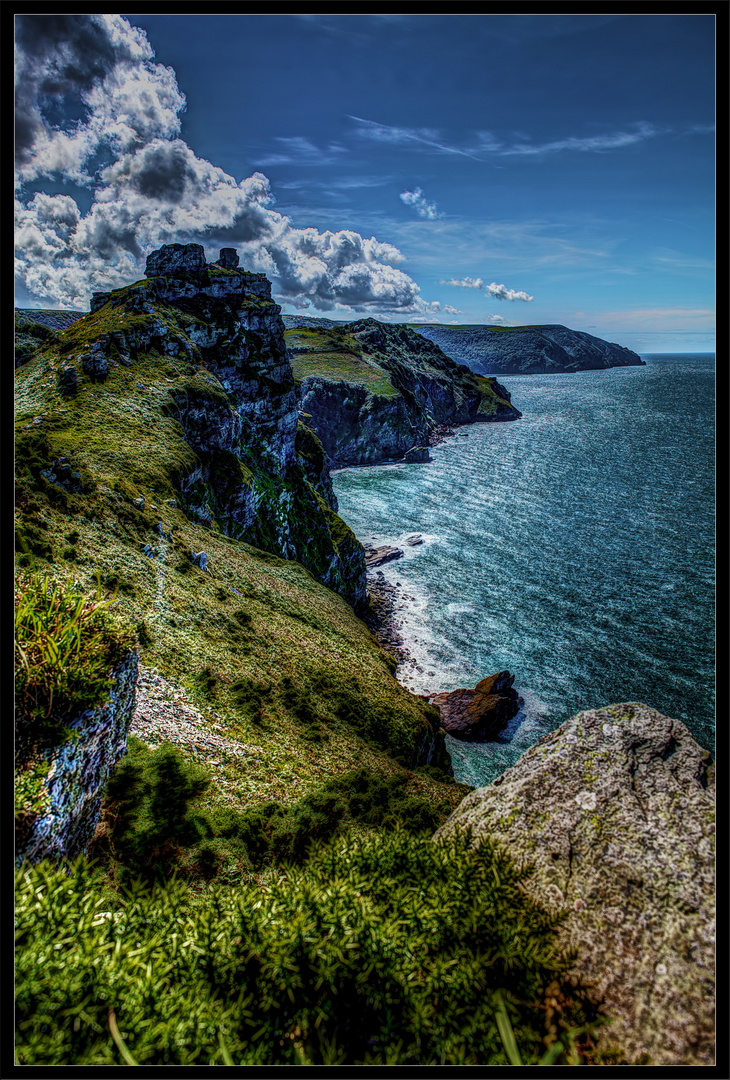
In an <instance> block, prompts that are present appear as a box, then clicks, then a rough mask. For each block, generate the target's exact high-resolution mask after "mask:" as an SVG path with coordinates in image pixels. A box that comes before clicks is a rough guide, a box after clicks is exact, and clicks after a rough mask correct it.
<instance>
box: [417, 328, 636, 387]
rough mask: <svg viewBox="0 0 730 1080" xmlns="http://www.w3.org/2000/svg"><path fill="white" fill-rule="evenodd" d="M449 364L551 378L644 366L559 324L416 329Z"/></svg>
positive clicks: (485, 372)
mask: <svg viewBox="0 0 730 1080" xmlns="http://www.w3.org/2000/svg"><path fill="white" fill-rule="evenodd" d="M413 329H414V330H415V331H416V332H417V333H418V334H420V335H421V336H422V337H424V338H427V339H428V340H429V341H433V342H435V343H436V344H437V345H439V346H440V347H441V348H442V349H443V351H444V352H445V353H446V354H447V355H448V356H450V357H451V358H452V359H453V360H455V361H456V362H457V363H460V364H466V365H467V366H468V367H469V368H471V370H472V371H476V372H479V373H480V374H482V375H551V374H555V373H558V372H575V371H597V370H601V369H603V368H612V367H635V366H639V365H642V364H644V361H643V360H642V359H641V357H640V356H639V355H638V354H637V353H635V352H632V351H631V349H627V348H625V347H624V346H623V345H616V344H614V343H613V342H609V341H604V340H603V339H602V338H599V337H594V336H593V335H592V334H587V333H585V331H583V330H569V329H568V327H567V326H562V325H560V324H557V323H556V324H555V325H545V326H444V325H442V324H441V323H439V324H438V325H418V326H414V327H413Z"/></svg>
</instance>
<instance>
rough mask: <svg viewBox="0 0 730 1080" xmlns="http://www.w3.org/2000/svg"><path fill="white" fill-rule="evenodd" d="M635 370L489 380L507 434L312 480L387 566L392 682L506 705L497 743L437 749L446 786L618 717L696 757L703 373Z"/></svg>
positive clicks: (703, 676)
mask: <svg viewBox="0 0 730 1080" xmlns="http://www.w3.org/2000/svg"><path fill="white" fill-rule="evenodd" d="M642 359H643V360H645V361H646V367H627V368H610V369H608V370H605V371H586V372H579V373H576V374H556V375H526V376H506V375H505V376H501V377H500V381H501V382H502V383H503V385H504V386H505V387H506V388H507V390H509V392H510V394H511V396H512V403H513V404H514V405H515V406H516V407H517V408H518V409H519V410H520V411H521V413H522V418H521V419H520V420H516V421H511V422H503V423H492V424H474V425H470V426H467V427H461V428H457V429H456V431H457V434H456V435H455V436H454V437H452V438H448V439H446V440H445V441H444V442H442V443H441V444H440V445H438V446H436V447H433V448H432V451H431V455H432V458H433V460H432V461H431V462H429V463H419V464H416V463H414V464H402V463H395V464H385V465H376V466H366V467H358V468H348V469H341V470H338V471H336V472H334V473H333V475H332V480H333V485H334V489H335V493H336V495H337V498H338V501H339V510H340V514H341V516H342V517H343V518H344V519H345V521H347V522H348V524H349V525H350V526H351V528H352V529H353V531H354V532H355V534H356V535H357V537H358V539H359V540H361V541H362V542H363V543H364V544H368V545H371V546H379V545H382V544H390V545H393V546H395V547H401V548H403V550H404V555H403V557H402V558H400V559H398V560H396V561H393V562H390V563H386V564H385V565H384V566H382V567H381V568H380V569H381V571H382V573H383V575H384V577H385V578H386V580H387V581H388V582H390V583H391V584H392V585H393V586H396V588H397V595H398V600H397V612H396V615H397V618H398V621H399V622H400V625H401V634H402V637H403V639H404V642H405V644H406V646H407V648H408V650H409V651H410V659H409V660H407V661H406V662H405V663H404V664H402V665H401V666H400V667H399V668H398V671H397V673H396V677H397V678H398V680H399V681H400V682H401V683H402V684H403V685H404V686H406V687H408V688H409V689H411V690H412V691H414V692H415V693H419V694H429V693H437V692H440V691H448V690H454V689H456V688H458V687H473V686H475V685H476V683H477V682H478V681H479V680H480V679H483V678H485V677H486V676H487V675H492V674H494V673H495V672H497V671H503V670H505V669H507V670H508V671H509V672H510V673H511V674H513V675H514V677H515V681H514V686H515V689H516V690H517V691H518V692H519V694H520V695H521V696H522V698H523V699H524V704H523V706H522V707H521V709H520V712H519V713H518V715H517V716H516V717H515V718H514V720H513V721H511V722H510V724H509V726H508V727H507V728H506V729H505V731H504V732H502V734H501V735H500V738H499V740H498V741H496V742H488V743H466V742H462V741H459V740H457V739H454V738H451V737H450V736H447V742H448V749H449V752H450V753H451V757H452V762H453V767H454V775H455V777H456V778H457V779H458V780H461V781H462V782H463V783H467V784H471V785H473V786H475V787H480V786H484V785H486V784H489V783H491V781H492V780H493V779H494V778H495V777H497V776H499V775H500V774H501V773H502V772H504V770H505V769H506V768H508V767H509V766H511V765H513V764H514V763H515V762H516V761H517V759H518V758H519V757H520V755H521V754H523V753H524V752H525V751H526V750H527V749H528V748H529V747H530V746H532V745H533V744H534V743H535V742H537V740H538V739H540V738H541V737H542V736H543V735H544V734H546V733H547V732H549V731H551V730H554V729H555V728H556V727H558V726H559V725H560V724H561V723H563V721H565V720H567V719H568V718H569V717H571V716H573V715H575V714H576V713H577V712H581V711H582V710H584V709H590V708H598V707H602V706H606V705H609V704H616V703H619V702H630V701H631V702H642V703H644V704H646V705H650V706H651V707H653V708H655V709H658V710H659V711H660V712H662V713H664V714H665V715H667V716H671V717H674V718H677V719H679V720H682V721H683V722H684V723H685V724H686V725H687V727H688V728H689V729H690V731H691V732H692V734H693V735H694V737H695V739H696V740H697V741H698V742H699V743H700V745H701V746H703V747H704V748H705V749H707V750H711V751H712V750H713V748H714V733H715V699H714V672H715V667H714V628H715V611H714V590H715V576H714V575H715V516H714V515H715V500H714V490H715V485H714V448H715V431H714V416H715V357H714V355H712V354H697V355H694V354H661V355H657V354H645V355H643V356H642ZM414 533H420V535H421V538H422V540H423V543H421V544H417V545H414V546H408V545H405V544H404V541H405V539H406V538H407V537H409V536H411V535H412V534H414Z"/></svg>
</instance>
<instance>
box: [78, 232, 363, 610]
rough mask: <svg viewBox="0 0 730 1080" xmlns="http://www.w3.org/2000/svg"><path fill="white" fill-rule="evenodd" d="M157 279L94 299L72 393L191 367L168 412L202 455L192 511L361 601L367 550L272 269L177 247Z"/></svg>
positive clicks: (155, 268) (189, 481)
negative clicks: (308, 394)
mask: <svg viewBox="0 0 730 1080" xmlns="http://www.w3.org/2000/svg"><path fill="white" fill-rule="evenodd" d="M146 273H147V277H146V280H143V281H140V282H137V283H136V284H134V285H130V286H128V287H125V288H123V289H116V290H114V291H113V292H111V293H95V294H94V296H93V298H92V302H91V315H90V316H88V317H87V318H86V319H84V320H83V321H79V322H77V323H75V324H74V325H73V326H72V327H71V328H70V329H69V331H68V334H69V335H71V336H70V337H68V339H67V340H66V341H65V342H64V345H65V347H66V355H65V358H64V365H63V368H62V370H61V371H60V373H59V386H60V387H62V388H63V390H64V392H66V393H68V394H73V393H75V392H76V388H77V385H78V381H79V379H81V378H86V379H89V380H92V381H100V382H103V381H105V380H106V378H107V377H108V374H109V372H110V370H111V369H113V368H116V367H119V365H123V366H127V367H133V366H134V365H135V363H136V362H137V360H138V358H139V357H140V356H142V355H145V356H150V355H156V356H159V357H160V358H161V366H160V375H161V376H162V377H163V378H164V377H165V376H164V373H163V372H164V362H163V358H164V357H173V358H177V359H183V360H185V361H187V362H188V365H189V368H188V371H189V377H188V378H187V379H176V380H175V381H174V382H173V381H172V380H170V385H169V403H168V405H167V406H166V409H167V412H168V414H169V415H170V416H172V417H173V418H174V419H175V420H176V421H177V423H178V424H179V425H180V428H181V429H182V432H183V434H184V438H185V440H186V442H187V443H188V445H189V446H190V448H191V449H192V451H193V452H194V455H195V457H194V461H193V462H191V467H188V468H186V469H184V470H182V471H181V473H180V476H179V478H178V482H177V486H178V491H179V494H180V497H181V500H182V503H183V506H184V508H185V510H186V512H187V513H188V515H189V516H190V517H191V518H192V519H193V520H195V521H198V522H201V523H202V524H205V525H206V526H209V527H218V528H220V529H221V530H222V531H223V532H224V533H225V534H226V535H228V536H231V537H234V538H235V539H240V540H245V541H246V542H248V543H249V544H252V545H254V546H256V547H259V548H262V549H263V550H265V551H270V552H272V553H273V554H277V555H279V556H281V557H283V558H285V559H295V560H297V561H299V562H302V563H303V564H304V565H305V566H306V567H307V568H308V569H309V570H310V571H311V572H312V573H313V574H314V575H315V576H316V577H318V578H319V579H320V580H321V581H322V582H323V583H325V584H327V585H328V586H330V587H331V588H333V589H335V590H336V591H338V592H340V593H341V594H342V595H343V596H345V598H346V599H347V600H349V601H350V602H351V603H353V604H355V605H358V604H360V603H361V602H362V601H363V600H364V598H365V565H364V557H363V553H362V548H361V547H360V545H359V544H358V542H357V541H356V540H355V537H354V535H353V534H352V533H351V532H350V530H349V529H348V528H347V526H346V525H345V524H344V522H342V521H341V520H340V519H339V518H338V517H337V515H336V503H335V501H334V495H333V493H332V488H331V485H330V483H329V477H328V476H327V475H326V472H327V470H326V469H325V470H323V469H322V461H320V460H318V455H319V458H322V460H324V458H323V457H322V453H321V451H320V450H318V449H317V446H316V443H317V440H316V436H315V435H314V434H312V432H307V431H305V429H304V425H303V424H302V423H300V421H299V419H298V409H297V394H296V389H295V385H294V379H293V376H292V370H291V365H290V364H289V361H288V360H287V358H286V350H285V345H284V336H283V335H284V327H283V324H282V321H281V316H280V312H281V309H280V308H279V306H278V305H277V304H275V303H274V302H273V301H272V299H271V285H270V283H269V281H268V280H267V278H266V277H265V275H263V274H251V273H248V272H246V271H244V270H242V269H239V268H238V256H237V255H236V253H235V251H233V250H232V249H224V250H223V251H222V252H221V257H220V259H219V260H218V261H217V262H215V263H212V264H207V263H206V261H205V253H204V249H203V248H202V247H201V246H200V245H198V244H187V245H183V244H170V245H167V246H165V247H163V248H161V249H160V250H159V251H155V252H152V253H151V255H150V256H149V257H148V259H147V268H146Z"/></svg>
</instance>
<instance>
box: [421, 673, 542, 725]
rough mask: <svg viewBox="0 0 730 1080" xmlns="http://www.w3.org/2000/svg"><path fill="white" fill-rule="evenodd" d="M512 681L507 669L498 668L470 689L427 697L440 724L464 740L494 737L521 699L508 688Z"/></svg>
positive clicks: (506, 722)
mask: <svg viewBox="0 0 730 1080" xmlns="http://www.w3.org/2000/svg"><path fill="white" fill-rule="evenodd" d="M514 681H515V677H514V675H510V673H509V671H498V672H497V674H496V675H490V676H489V678H487V679H482V681H481V682H478V683H477V684H476V686H475V687H474V689H473V690H452V691H451V693H448V694H436V695H435V696H434V697H432V698H431V699H430V700H431V704H432V705H435V706H436V707H437V708H438V710H439V712H440V713H441V727H442V728H443V729H444V731H447V732H448V733H449V735H452V736H453V737H454V738H455V739H463V740H464V741H465V742H489V741H490V740H491V739H494V738H495V736H497V735H498V734H499V733H500V731H501V730H502V729H503V728H504V727H505V726H506V725H507V724H508V723H509V721H510V720H511V719H512V717H513V716H516V715H517V713H518V712H519V708H520V704H521V702H522V699H521V698H520V696H519V694H518V693H517V691H516V690H514V689H513V688H512V683H513V682H514Z"/></svg>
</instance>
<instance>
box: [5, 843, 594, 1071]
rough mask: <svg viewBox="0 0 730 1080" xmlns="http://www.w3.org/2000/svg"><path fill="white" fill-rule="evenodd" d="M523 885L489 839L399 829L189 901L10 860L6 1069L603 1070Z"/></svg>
mask: <svg viewBox="0 0 730 1080" xmlns="http://www.w3.org/2000/svg"><path fill="white" fill-rule="evenodd" d="M525 877H526V872H525V871H522V870H518V869H516V868H515V866H514V864H512V863H511V862H510V861H509V859H508V858H507V856H506V855H505V854H504V853H502V852H501V851H500V850H499V849H497V848H495V847H493V846H492V844H491V843H490V842H489V841H487V842H486V843H483V844H482V845H481V846H480V848H479V849H478V850H476V851H475V850H472V848H471V846H470V843H469V838H468V837H463V836H462V837H457V838H455V839H454V840H451V841H441V842H432V841H430V840H428V839H425V838H416V837H413V836H410V835H409V834H407V833H405V832H404V831H403V830H400V829H396V830H395V831H393V832H392V833H389V834H387V835H381V836H373V837H371V838H369V839H366V840H358V841H356V840H353V839H349V840H345V841H342V840H341V839H339V838H335V839H333V840H330V841H328V842H327V843H324V844H319V845H317V846H316V848H315V849H314V850H313V852H312V855H311V858H310V860H309V862H308V864H307V866H306V867H289V868H285V869H283V870H282V871H281V872H280V873H279V874H278V875H277V876H276V877H275V878H274V879H269V880H268V882H267V883H266V884H261V883H258V884H256V883H252V882H246V881H239V882H237V883H236V885H235V887H230V886H227V885H219V884H216V883H214V884H213V885H212V886H210V887H209V888H207V889H205V890H204V891H203V892H202V893H200V894H198V895H194V894H193V893H191V891H190V890H189V889H186V888H185V887H184V886H183V885H182V884H181V882H180V881H178V880H176V879H172V880H168V881H166V882H164V883H159V884H157V885H155V886H154V887H151V888H150V887H143V886H142V885H141V884H140V883H134V882H130V884H129V886H128V888H127V890H126V891H125V892H124V893H122V894H120V895H118V896H116V897H114V898H113V899H112V900H110V899H109V898H108V897H107V898H103V897H102V896H101V894H100V892H99V886H98V883H96V882H95V881H94V879H93V872H92V870H91V869H90V867H89V864H88V863H87V862H86V861H85V860H83V859H81V860H79V861H77V862H76V863H75V864H73V865H72V866H71V867H69V868H68V869H66V870H65V869H64V868H57V867H53V866H51V865H50V864H48V863H41V864H39V865H38V866H35V867H26V868H25V869H24V871H22V872H21V873H20V874H19V876H18V880H17V900H16V925H17V938H16V940H17V954H16V959H17V1009H16V1015H17V1035H16V1055H17V1061H18V1063H19V1064H21V1065H96V1066H99V1065H119V1064H122V1063H123V1062H124V1061H127V1062H128V1063H135V1064H140V1065H175V1064H179V1065H196V1066H201V1065H216V1064H218V1065H220V1064H245V1065H251V1064H258V1065H295V1064H306V1065H322V1064H344V1065H387V1064H395V1065H422V1066H427V1065H506V1064H513V1063H517V1060H516V1056H517V1055H518V1056H519V1061H521V1062H523V1063H524V1064H536V1063H539V1062H540V1061H541V1060H543V1059H544V1058H545V1056H546V1047H547V1054H548V1055H549V1056H550V1060H551V1061H552V1062H553V1063H554V1064H557V1065H560V1064H563V1065H565V1064H577V1063H591V1064H592V1063H602V1062H600V1059H598V1058H596V1057H592V1056H591V1055H592V1054H593V1053H594V1051H593V1041H592V1036H593V1034H594V1033H595V1031H596V1026H597V1022H598V1017H597V1016H596V1014H595V1012H594V1010H593V1009H592V1007H591V1006H590V1005H589V1003H588V1001H587V999H586V997H585V996H584V994H583V991H582V990H581V988H580V986H578V987H575V988H573V987H571V986H570V985H569V984H568V983H567V982H566V980H565V975H566V970H567V958H566V957H563V956H560V955H558V954H557V952H556V949H555V943H554V925H555V919H554V917H553V916H551V915H549V914H548V913H547V912H546V911H544V910H542V909H541V908H540V907H539V906H538V905H537V904H536V903H535V902H534V901H533V900H531V899H530V898H529V897H528V895H527V894H526V893H525V892H524V890H523V888H522V882H523V881H524V879H525ZM123 1036H124V1038H123ZM507 1046H509V1050H507V1048H506V1047H507Z"/></svg>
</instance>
